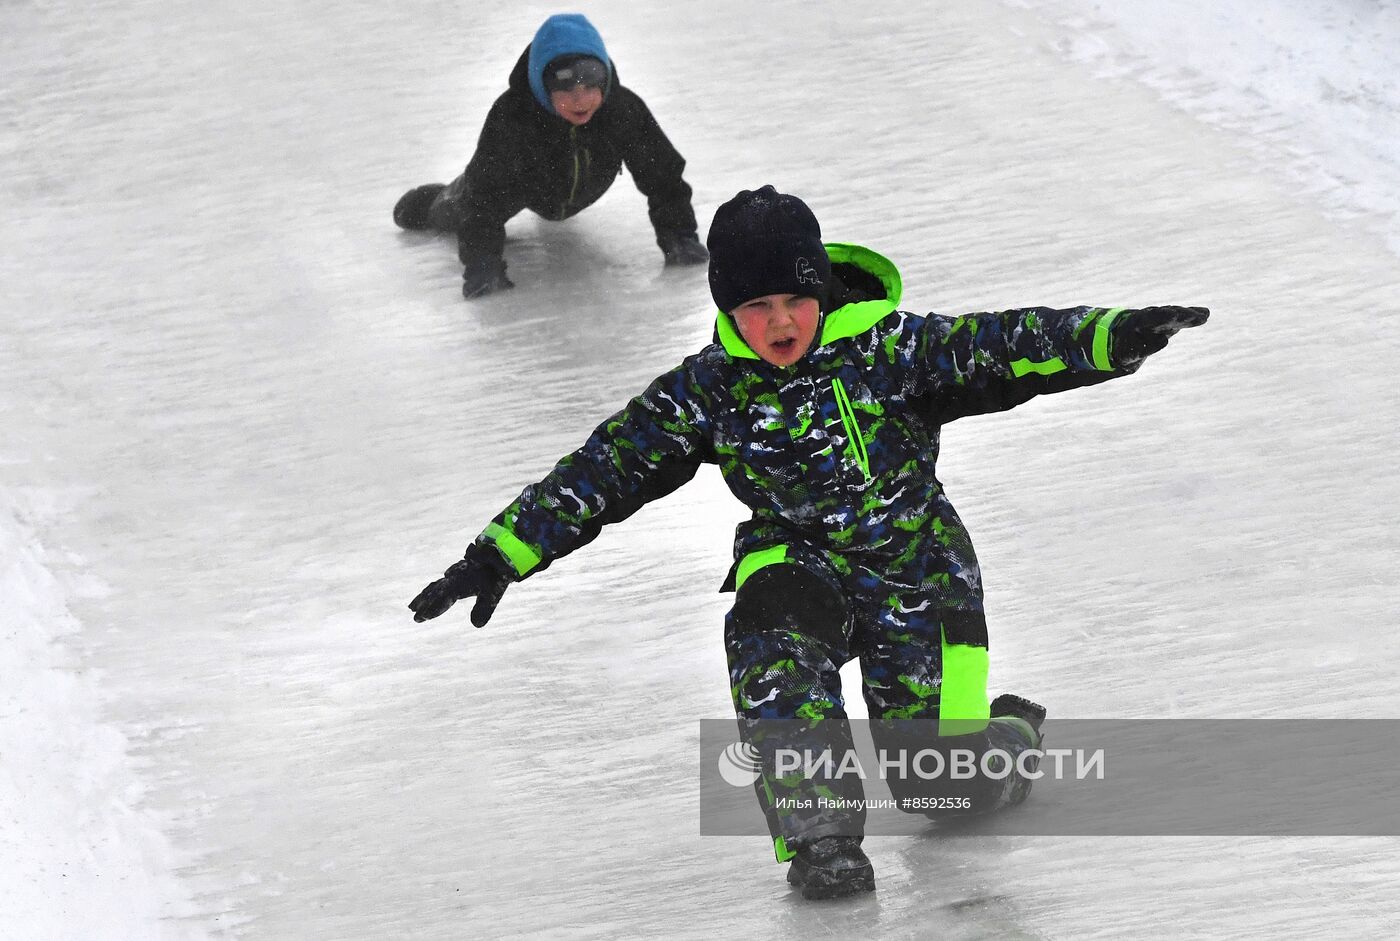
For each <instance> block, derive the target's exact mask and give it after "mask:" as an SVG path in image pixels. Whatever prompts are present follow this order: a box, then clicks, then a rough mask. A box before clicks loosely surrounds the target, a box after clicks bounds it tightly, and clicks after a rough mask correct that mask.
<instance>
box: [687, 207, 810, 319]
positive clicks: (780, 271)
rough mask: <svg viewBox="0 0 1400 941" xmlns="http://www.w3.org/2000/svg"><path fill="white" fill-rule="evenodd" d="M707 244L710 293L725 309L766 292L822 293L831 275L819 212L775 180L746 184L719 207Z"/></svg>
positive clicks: (806, 294) (730, 308) (721, 307)
mask: <svg viewBox="0 0 1400 941" xmlns="http://www.w3.org/2000/svg"><path fill="white" fill-rule="evenodd" d="M705 245H706V247H707V248H709V250H710V294H711V295H712V296H713V297H714V299H715V303H716V304H717V305H718V306H719V309H720V310H722V311H724V312H725V313H728V312H730V311H732V310H734V308H736V307H738V306H739V305H740V304H742V303H744V302H745V301H749V300H753V299H754V298H755V297H763V296H764V295H767V294H798V295H801V296H804V297H815V298H818V299H820V298H821V297H822V296H823V294H824V292H825V290H826V282H827V281H828V279H830V277H831V261H830V259H828V258H827V257H826V249H825V248H824V247H823V246H822V229H821V226H820V225H818V224H817V217H816V216H814V215H812V210H810V209H808V208H807V204H806V203H804V202H803V201H802V200H800V199H798V198H797V197H796V196H788V195H787V194H785V193H779V192H778V191H777V190H775V189H774V188H773V187H772V186H764V187H762V188H761V189H757V190H743V191H741V192H740V193H739V195H737V196H735V197H734V198H733V199H731V200H730V201H729V202H727V203H725V204H724V205H723V206H720V207H719V209H717V210H715V218H714V221H713V222H711V223H710V234H709V235H708V236H707V237H706V238H705Z"/></svg>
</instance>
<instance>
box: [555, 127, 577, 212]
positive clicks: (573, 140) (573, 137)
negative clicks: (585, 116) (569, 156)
mask: <svg viewBox="0 0 1400 941" xmlns="http://www.w3.org/2000/svg"><path fill="white" fill-rule="evenodd" d="M569 144H570V146H572V147H573V149H574V185H573V186H571V187H569V198H568V199H566V200H564V206H563V208H561V209H560V210H559V218H561V219H562V218H564V213H566V212H568V211H569V207H570V206H572V205H573V203H574V197H575V196H577V195H578V178H579V166H578V128H576V127H571V128H569Z"/></svg>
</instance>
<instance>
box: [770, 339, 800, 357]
mask: <svg viewBox="0 0 1400 941" xmlns="http://www.w3.org/2000/svg"><path fill="white" fill-rule="evenodd" d="M770 345H771V346H772V347H773V351H774V352H776V353H782V354H783V355H787V354H788V353H791V352H792V351H793V348H794V347H796V346H797V337H784V338H783V339H781V340H774V341H773V342H772V344H770Z"/></svg>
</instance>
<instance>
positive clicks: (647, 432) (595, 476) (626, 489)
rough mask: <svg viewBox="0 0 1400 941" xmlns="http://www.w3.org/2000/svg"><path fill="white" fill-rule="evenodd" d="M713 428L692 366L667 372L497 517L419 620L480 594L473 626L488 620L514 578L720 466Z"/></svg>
mask: <svg viewBox="0 0 1400 941" xmlns="http://www.w3.org/2000/svg"><path fill="white" fill-rule="evenodd" d="M708 428H709V421H708V419H707V417H706V404H705V400H704V398H703V396H702V394H701V392H700V390H699V388H698V387H697V385H696V384H695V382H694V380H693V378H692V374H691V371H690V369H689V368H688V364H684V365H682V366H680V367H677V368H676V369H673V370H671V371H670V372H668V373H666V374H665V375H664V376H661V377H660V378H658V379H657V380H656V381H654V382H653V383H652V384H651V385H650V386H649V387H648V388H647V390H646V391H645V392H643V393H642V394H641V395H639V396H637V397H636V398H634V399H633V400H632V401H631V402H629V403H627V406H626V407H625V408H623V409H622V411H620V412H618V413H617V414H616V415H614V416H613V417H611V418H609V419H608V420H607V421H605V422H603V423H602V424H601V425H599V426H598V427H597V429H595V430H594V432H593V434H592V435H590V436H589V438H588V440H587V441H586V442H584V444H583V447H581V448H579V449H578V450H577V451H575V452H573V453H572V454H570V455H568V456H566V457H564V458H563V459H562V460H561V461H560V462H559V463H558V464H557V465H555V467H554V469H553V470H552V471H550V472H549V474H548V475H547V476H546V477H545V478H544V479H543V480H541V481H539V482H538V483H534V484H531V485H530V486H528V487H526V488H525V489H524V491H522V492H521V494H520V496H519V497H517V498H516V499H515V501H514V502H513V503H511V505H510V506H508V507H506V508H505V510H503V511H502V512H501V513H499V514H497V516H496V518H495V519H493V520H492V521H491V523H490V524H489V525H487V527H486V528H485V529H484V530H483V531H482V533H481V535H479V536H477V537H476V540H475V541H474V542H473V543H472V545H471V546H469V547H468V548H467V552H466V556H465V558H463V559H462V561H460V562H457V563H455V564H454V565H452V566H451V567H450V568H448V570H447V571H446V572H444V573H443V577H442V578H440V579H438V580H437V581H435V582H433V583H432V584H430V585H429V586H428V587H427V588H425V589H423V591H422V592H420V593H419V594H418V597H416V598H414V599H413V601H412V602H410V604H409V607H410V608H411V609H412V610H413V612H414V620H415V621H423V620H427V619H429V618H435V617H437V616H438V615H440V614H442V613H443V612H445V611H446V610H447V609H448V608H450V607H452V605H453V604H454V603H455V602H457V601H460V600H461V599H463V598H469V597H475V598H476V599H477V603H476V606H475V607H474V608H473V609H472V623H473V624H475V625H476V626H477V627H481V626H482V625H483V624H485V623H486V622H487V621H488V620H489V619H490V617H491V612H492V611H493V610H494V609H495V607H496V603H497V602H498V601H500V598H501V595H502V594H503V593H504V592H505V589H506V587H507V586H508V585H509V584H510V583H511V582H516V581H520V580H521V579H524V578H526V577H527V576H529V575H532V574H534V573H535V572H539V571H543V570H544V569H545V568H547V567H548V566H549V564H550V563H551V562H552V561H554V560H555V559H558V558H562V557H563V556H565V555H568V554H569V553H570V552H573V551H574V550H575V549H578V548H580V547H581V546H584V545H587V544H588V543H589V542H592V541H593V539H595V538H596V537H597V535H598V532H599V531H600V530H601V529H602V528H603V527H604V526H605V525H607V524H608V523H616V522H620V521H621V520H624V519H626V518H627V517H629V516H631V515H632V514H633V513H635V512H637V510H639V509H641V508H642V506H643V505H645V504H646V503H648V502H650V501H652V500H656V499H658V498H660V497H664V496H665V495H666V494H668V493H671V492H672V491H674V490H675V489H676V488H677V487H680V486H681V485H682V484H684V483H685V482H686V481H688V480H690V478H692V477H694V476H695V472H696V470H698V469H699V467H700V465H701V464H702V463H707V462H708V463H714V461H715V455H714V449H713V447H712V445H711V443H710V436H709V433H708Z"/></svg>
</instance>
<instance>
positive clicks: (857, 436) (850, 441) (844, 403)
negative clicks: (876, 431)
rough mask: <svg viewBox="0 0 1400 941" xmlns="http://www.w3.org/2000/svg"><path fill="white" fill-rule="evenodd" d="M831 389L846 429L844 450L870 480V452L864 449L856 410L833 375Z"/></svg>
mask: <svg viewBox="0 0 1400 941" xmlns="http://www.w3.org/2000/svg"><path fill="white" fill-rule="evenodd" d="M831 390H832V391H833V392H834V393H836V409H837V411H839V412H840V413H841V425H842V426H843V427H844V428H845V429H846V451H847V453H848V454H850V455H851V458H852V459H853V460H854V461H855V462H856V463H857V464H859V465H860V469H861V471H862V472H863V473H864V474H865V479H866V480H870V479H871V477H870V454H869V452H867V451H866V450H865V437H864V435H862V434H861V430H860V422H858V421H856V410H855V409H854V408H852V407H851V397H850V396H848V395H847V394H846V387H845V386H844V385H842V384H841V380H840V379H838V378H837V377H835V376H832V377H831Z"/></svg>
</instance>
